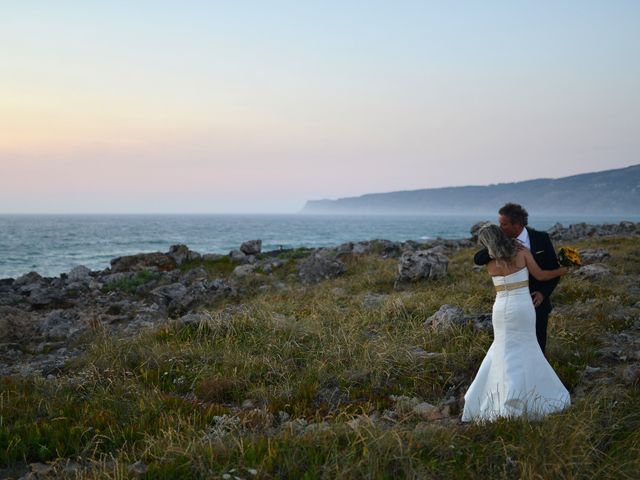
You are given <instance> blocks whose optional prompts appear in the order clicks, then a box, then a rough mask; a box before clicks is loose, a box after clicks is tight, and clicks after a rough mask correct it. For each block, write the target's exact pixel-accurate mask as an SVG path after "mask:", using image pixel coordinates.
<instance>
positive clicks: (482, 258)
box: [473, 248, 491, 265]
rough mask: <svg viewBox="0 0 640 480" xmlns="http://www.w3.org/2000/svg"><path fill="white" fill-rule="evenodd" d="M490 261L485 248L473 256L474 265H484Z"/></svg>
mask: <svg viewBox="0 0 640 480" xmlns="http://www.w3.org/2000/svg"><path fill="white" fill-rule="evenodd" d="M490 261H491V257H490V256H489V250H487V249H486V248H483V249H482V250H480V251H479V252H477V253H476V254H475V255H474V256H473V263H475V264H476V265H486V264H487V263H489V262H490Z"/></svg>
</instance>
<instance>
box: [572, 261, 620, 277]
mask: <svg viewBox="0 0 640 480" xmlns="http://www.w3.org/2000/svg"><path fill="white" fill-rule="evenodd" d="M573 275H575V276H577V277H581V278H584V279H587V280H598V279H600V278H602V277H607V276H609V275H611V272H610V271H609V269H608V268H607V267H605V266H604V265H599V264H597V263H594V264H591V265H584V266H582V267H580V268H579V269H577V270H576V271H575V272H573Z"/></svg>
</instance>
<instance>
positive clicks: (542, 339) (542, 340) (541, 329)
mask: <svg viewBox="0 0 640 480" xmlns="http://www.w3.org/2000/svg"><path fill="white" fill-rule="evenodd" d="M541 307H542V305H541ZM548 324H549V311H548V310H547V309H546V308H536V337H537V338H538V344H539V345H540V348H541V349H542V353H544V349H545V348H546V346H547V325H548Z"/></svg>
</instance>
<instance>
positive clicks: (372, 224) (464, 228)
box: [0, 214, 640, 278]
mask: <svg viewBox="0 0 640 480" xmlns="http://www.w3.org/2000/svg"><path fill="white" fill-rule="evenodd" d="M481 220H491V221H495V220H496V219H495V215H494V216H493V217H492V216H491V215H468V216H467V215H458V216H452V215H441V216H439V215H426V216H417V215H396V216H391V215H380V216H378V215H362V216H358V215H353V216H351V215H349V216H346V215H299V214H280V215H275V214H274V215H266V214H261V215H257V214H256V215H248V214H247V215H235V214H234V215H231V214H229V215H221V214H216V215H0V278H7V277H13V278H16V277H18V276H20V275H22V274H24V273H27V272H30V271H36V272H38V273H39V274H40V275H43V276H48V277H54V276H58V275H60V274H61V273H63V272H68V271H69V270H71V269H72V268H73V267H74V266H77V265H85V266H86V267H88V268H90V269H92V270H101V269H104V268H106V267H108V266H109V261H110V260H111V259H112V258H115V257H118V256H121V255H131V254H135V253H141V252H156V251H160V252H166V251H168V249H169V247H170V246H171V245H175V244H178V243H182V244H185V245H187V246H188V247H189V248H191V249H192V250H195V251H197V252H200V253H228V252H229V251H230V250H233V249H237V248H239V246H240V244H241V243H242V242H243V241H245V240H251V239H257V238H259V239H262V249H263V251H264V250H274V249H278V248H280V247H282V248H292V247H322V246H327V245H337V244H340V243H344V242H349V241H359V240H372V239H376V238H381V239H387V240H394V241H405V240H418V241H420V240H428V239H432V238H436V237H441V238H467V237H469V229H470V228H471V226H472V225H473V224H474V223H476V222H478V221H481ZM621 220H630V221H635V222H637V221H640V216H625V217H622V216H619V217H616V216H608V217H605V216H588V217H587V216H564V217H562V216H555V217H551V216H534V215H531V216H530V218H529V224H530V225H531V226H533V227H534V228H537V229H539V230H547V229H548V228H550V227H551V226H552V225H554V224H555V223H557V222H559V223H562V224H563V225H564V226H568V225H570V224H573V223H579V222H587V223H618V222H620V221H621Z"/></svg>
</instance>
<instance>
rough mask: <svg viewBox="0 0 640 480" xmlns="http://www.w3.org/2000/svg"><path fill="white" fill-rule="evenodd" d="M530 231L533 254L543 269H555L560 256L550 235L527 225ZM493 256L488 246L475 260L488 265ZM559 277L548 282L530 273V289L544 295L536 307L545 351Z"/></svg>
mask: <svg viewBox="0 0 640 480" xmlns="http://www.w3.org/2000/svg"><path fill="white" fill-rule="evenodd" d="M527 231H528V232H529V243H530V244H531V254H532V255H533V258H534V260H535V261H536V263H537V264H538V266H539V267H540V268H541V269H543V270H553V269H555V268H558V267H559V266H560V264H559V263H558V258H557V256H556V251H555V250H554V249H553V244H552V243H551V239H550V238H549V235H547V234H546V233H545V232H539V231H537V230H534V229H532V228H529V227H527ZM490 260H491V258H490V257H489V252H488V251H487V249H486V248H484V249H482V250H480V251H479V252H478V253H476V254H475V256H474V257H473V261H474V262H475V263H476V265H486V264H487V263H489V261H490ZM559 280H560V279H559V278H554V279H553V280H549V281H546V282H541V281H539V280H536V279H535V278H533V277H532V276H531V275H529V291H530V292H540V293H541V294H542V295H543V296H544V300H543V301H542V303H541V304H540V305H539V306H538V307H537V308H536V337H538V343H539V344H540V348H541V349H542V353H544V350H545V347H546V344H547V324H548V322H549V312H551V309H552V308H553V306H552V305H551V300H550V297H551V293H552V292H553V290H554V289H555V288H556V285H558V281H559Z"/></svg>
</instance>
